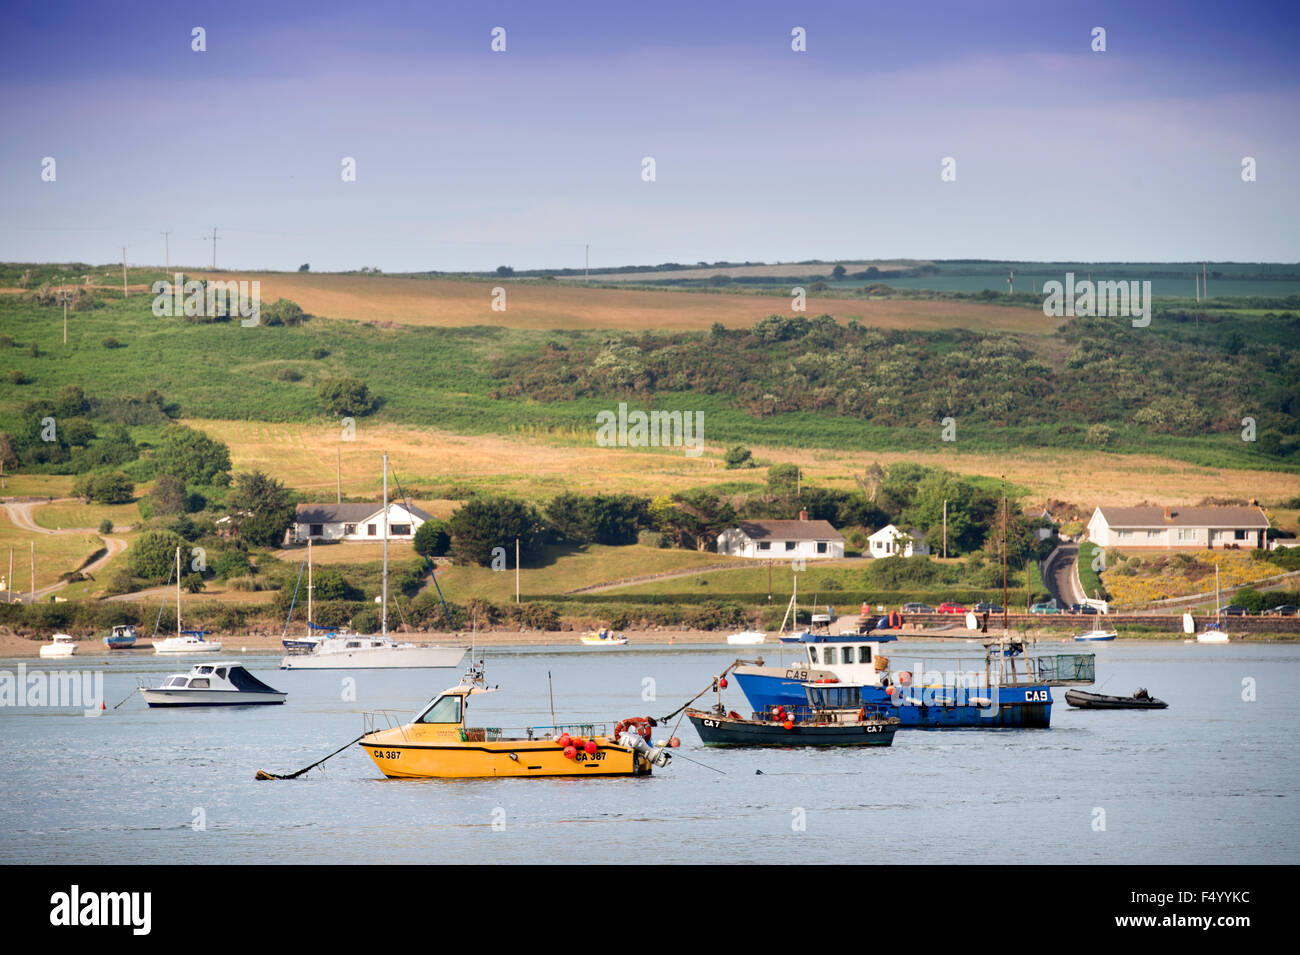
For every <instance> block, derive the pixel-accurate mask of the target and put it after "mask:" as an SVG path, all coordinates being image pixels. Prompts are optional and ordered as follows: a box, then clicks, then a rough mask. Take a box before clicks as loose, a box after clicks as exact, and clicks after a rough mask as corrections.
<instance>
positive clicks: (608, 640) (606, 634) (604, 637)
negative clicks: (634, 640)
mask: <svg viewBox="0 0 1300 955" xmlns="http://www.w3.org/2000/svg"><path fill="white" fill-rule="evenodd" d="M579 639H581V640H582V645H583V646H584V647H622V646H626V645H627V637H625V636H623V634H621V633H615V632H614V631H613V630H606V629H601V630H596V631H593V632H591V633H584V634H583V635H582V636H581V637H580V638H579Z"/></svg>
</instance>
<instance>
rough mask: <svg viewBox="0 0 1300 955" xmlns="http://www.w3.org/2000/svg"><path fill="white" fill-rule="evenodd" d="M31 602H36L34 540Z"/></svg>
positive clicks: (34, 542) (34, 547)
mask: <svg viewBox="0 0 1300 955" xmlns="http://www.w3.org/2000/svg"><path fill="white" fill-rule="evenodd" d="M31 543H32V601H31V602H32V603H36V541H32V542H31Z"/></svg>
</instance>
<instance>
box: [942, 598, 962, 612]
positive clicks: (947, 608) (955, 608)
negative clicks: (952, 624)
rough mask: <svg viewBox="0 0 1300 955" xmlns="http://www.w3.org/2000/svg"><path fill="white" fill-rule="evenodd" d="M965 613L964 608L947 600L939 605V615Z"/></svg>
mask: <svg viewBox="0 0 1300 955" xmlns="http://www.w3.org/2000/svg"><path fill="white" fill-rule="evenodd" d="M965 612H966V608H965V607H963V606H962V605H961V604H955V603H951V602H949V601H947V600H945V601H944V602H943V603H941V604H939V613H965Z"/></svg>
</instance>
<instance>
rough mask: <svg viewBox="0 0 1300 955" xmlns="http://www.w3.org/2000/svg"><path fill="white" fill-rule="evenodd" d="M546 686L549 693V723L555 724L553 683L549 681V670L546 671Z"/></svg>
mask: <svg viewBox="0 0 1300 955" xmlns="http://www.w3.org/2000/svg"><path fill="white" fill-rule="evenodd" d="M546 688H547V690H548V691H549V692H550V694H551V725H552V726H555V725H556V723H555V685H554V684H553V683H552V682H551V671H550V670H547V671H546Z"/></svg>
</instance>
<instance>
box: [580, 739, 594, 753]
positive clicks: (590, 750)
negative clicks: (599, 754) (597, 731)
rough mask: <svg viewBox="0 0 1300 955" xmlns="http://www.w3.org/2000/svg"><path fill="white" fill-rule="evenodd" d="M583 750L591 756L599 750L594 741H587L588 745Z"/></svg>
mask: <svg viewBox="0 0 1300 955" xmlns="http://www.w3.org/2000/svg"><path fill="white" fill-rule="evenodd" d="M583 749H585V750H586V751H587V755H588V756H590V755H591V754H592V753H594V752H596V749H597V747H596V741H595V740H594V739H589V740H587V745H586V746H584V747H583Z"/></svg>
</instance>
